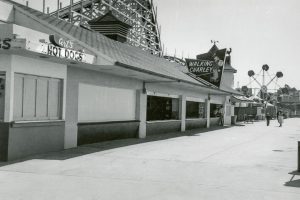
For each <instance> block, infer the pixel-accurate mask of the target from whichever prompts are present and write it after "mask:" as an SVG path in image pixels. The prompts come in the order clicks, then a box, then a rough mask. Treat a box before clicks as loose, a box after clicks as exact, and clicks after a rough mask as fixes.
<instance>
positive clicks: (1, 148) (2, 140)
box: [0, 123, 9, 161]
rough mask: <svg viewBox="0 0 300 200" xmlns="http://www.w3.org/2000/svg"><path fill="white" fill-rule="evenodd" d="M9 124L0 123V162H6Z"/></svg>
mask: <svg viewBox="0 0 300 200" xmlns="http://www.w3.org/2000/svg"><path fill="white" fill-rule="evenodd" d="M8 134H9V123H0V161H6V160H7V152H8Z"/></svg>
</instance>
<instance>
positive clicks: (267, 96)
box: [242, 64, 283, 101]
mask: <svg viewBox="0 0 300 200" xmlns="http://www.w3.org/2000/svg"><path fill="white" fill-rule="evenodd" d="M266 75H267V76H268V77H269V80H268V81H267V80H266ZM248 76H249V78H250V82H249V83H248V84H247V85H246V86H243V87H242V91H243V92H244V93H247V92H248V91H249V89H251V90H250V91H251V92H252V91H253V94H252V95H254V96H255V95H256V96H258V97H260V98H261V99H262V100H265V101H268V100H271V99H272V95H273V94H272V93H271V92H269V91H272V90H273V93H275V92H276V91H277V89H280V88H281V87H280V85H279V84H278V83H277V82H278V79H279V78H282V77H283V73H282V72H281V71H278V72H276V74H275V75H273V76H271V75H270V73H269V66H268V65H267V64H265V65H263V66H262V69H261V70H260V72H259V73H258V74H255V72H254V71H253V70H249V71H248ZM259 76H261V77H262V79H261V82H260V81H258V80H257V79H258V77H259ZM252 82H256V83H257V85H258V87H259V88H257V87H256V88H255V87H251V86H252ZM272 83H273V85H275V88H274V89H269V88H268V87H269V86H270V85H271V84H272ZM248 86H250V87H249V88H248ZM277 87H278V88H277ZM257 89H258V90H259V91H258V93H256V90H257Z"/></svg>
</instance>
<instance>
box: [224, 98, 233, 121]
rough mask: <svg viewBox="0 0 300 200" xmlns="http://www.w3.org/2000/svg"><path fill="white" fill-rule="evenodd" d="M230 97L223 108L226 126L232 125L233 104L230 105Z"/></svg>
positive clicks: (226, 99)
mask: <svg viewBox="0 0 300 200" xmlns="http://www.w3.org/2000/svg"><path fill="white" fill-rule="evenodd" d="M229 99H230V96H226V97H225V100H224V103H223V108H224V125H227V126H230V125H231V104H230V101H229Z"/></svg>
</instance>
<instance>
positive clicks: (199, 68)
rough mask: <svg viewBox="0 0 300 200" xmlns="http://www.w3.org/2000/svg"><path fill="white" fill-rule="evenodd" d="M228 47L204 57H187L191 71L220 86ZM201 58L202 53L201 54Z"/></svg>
mask: <svg viewBox="0 0 300 200" xmlns="http://www.w3.org/2000/svg"><path fill="white" fill-rule="evenodd" d="M226 52H227V51H226V49H221V50H218V51H216V52H215V53H214V54H210V55H209V56H207V55H205V60H204V59H203V60H202V59H185V60H186V65H187V67H188V70H189V72H190V73H192V74H194V75H195V76H196V77H198V78H201V79H203V80H205V81H207V82H209V83H211V84H213V85H215V86H217V87H220V84H221V79H222V75H223V70H224V64H225V57H226ZM199 57H200V58H201V55H200V56H199Z"/></svg>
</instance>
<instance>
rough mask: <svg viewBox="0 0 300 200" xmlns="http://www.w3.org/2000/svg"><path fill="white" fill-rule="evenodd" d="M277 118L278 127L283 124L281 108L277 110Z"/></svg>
mask: <svg viewBox="0 0 300 200" xmlns="http://www.w3.org/2000/svg"><path fill="white" fill-rule="evenodd" d="M277 120H278V123H279V127H282V124H283V112H282V111H281V110H279V111H278V112H277Z"/></svg>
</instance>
